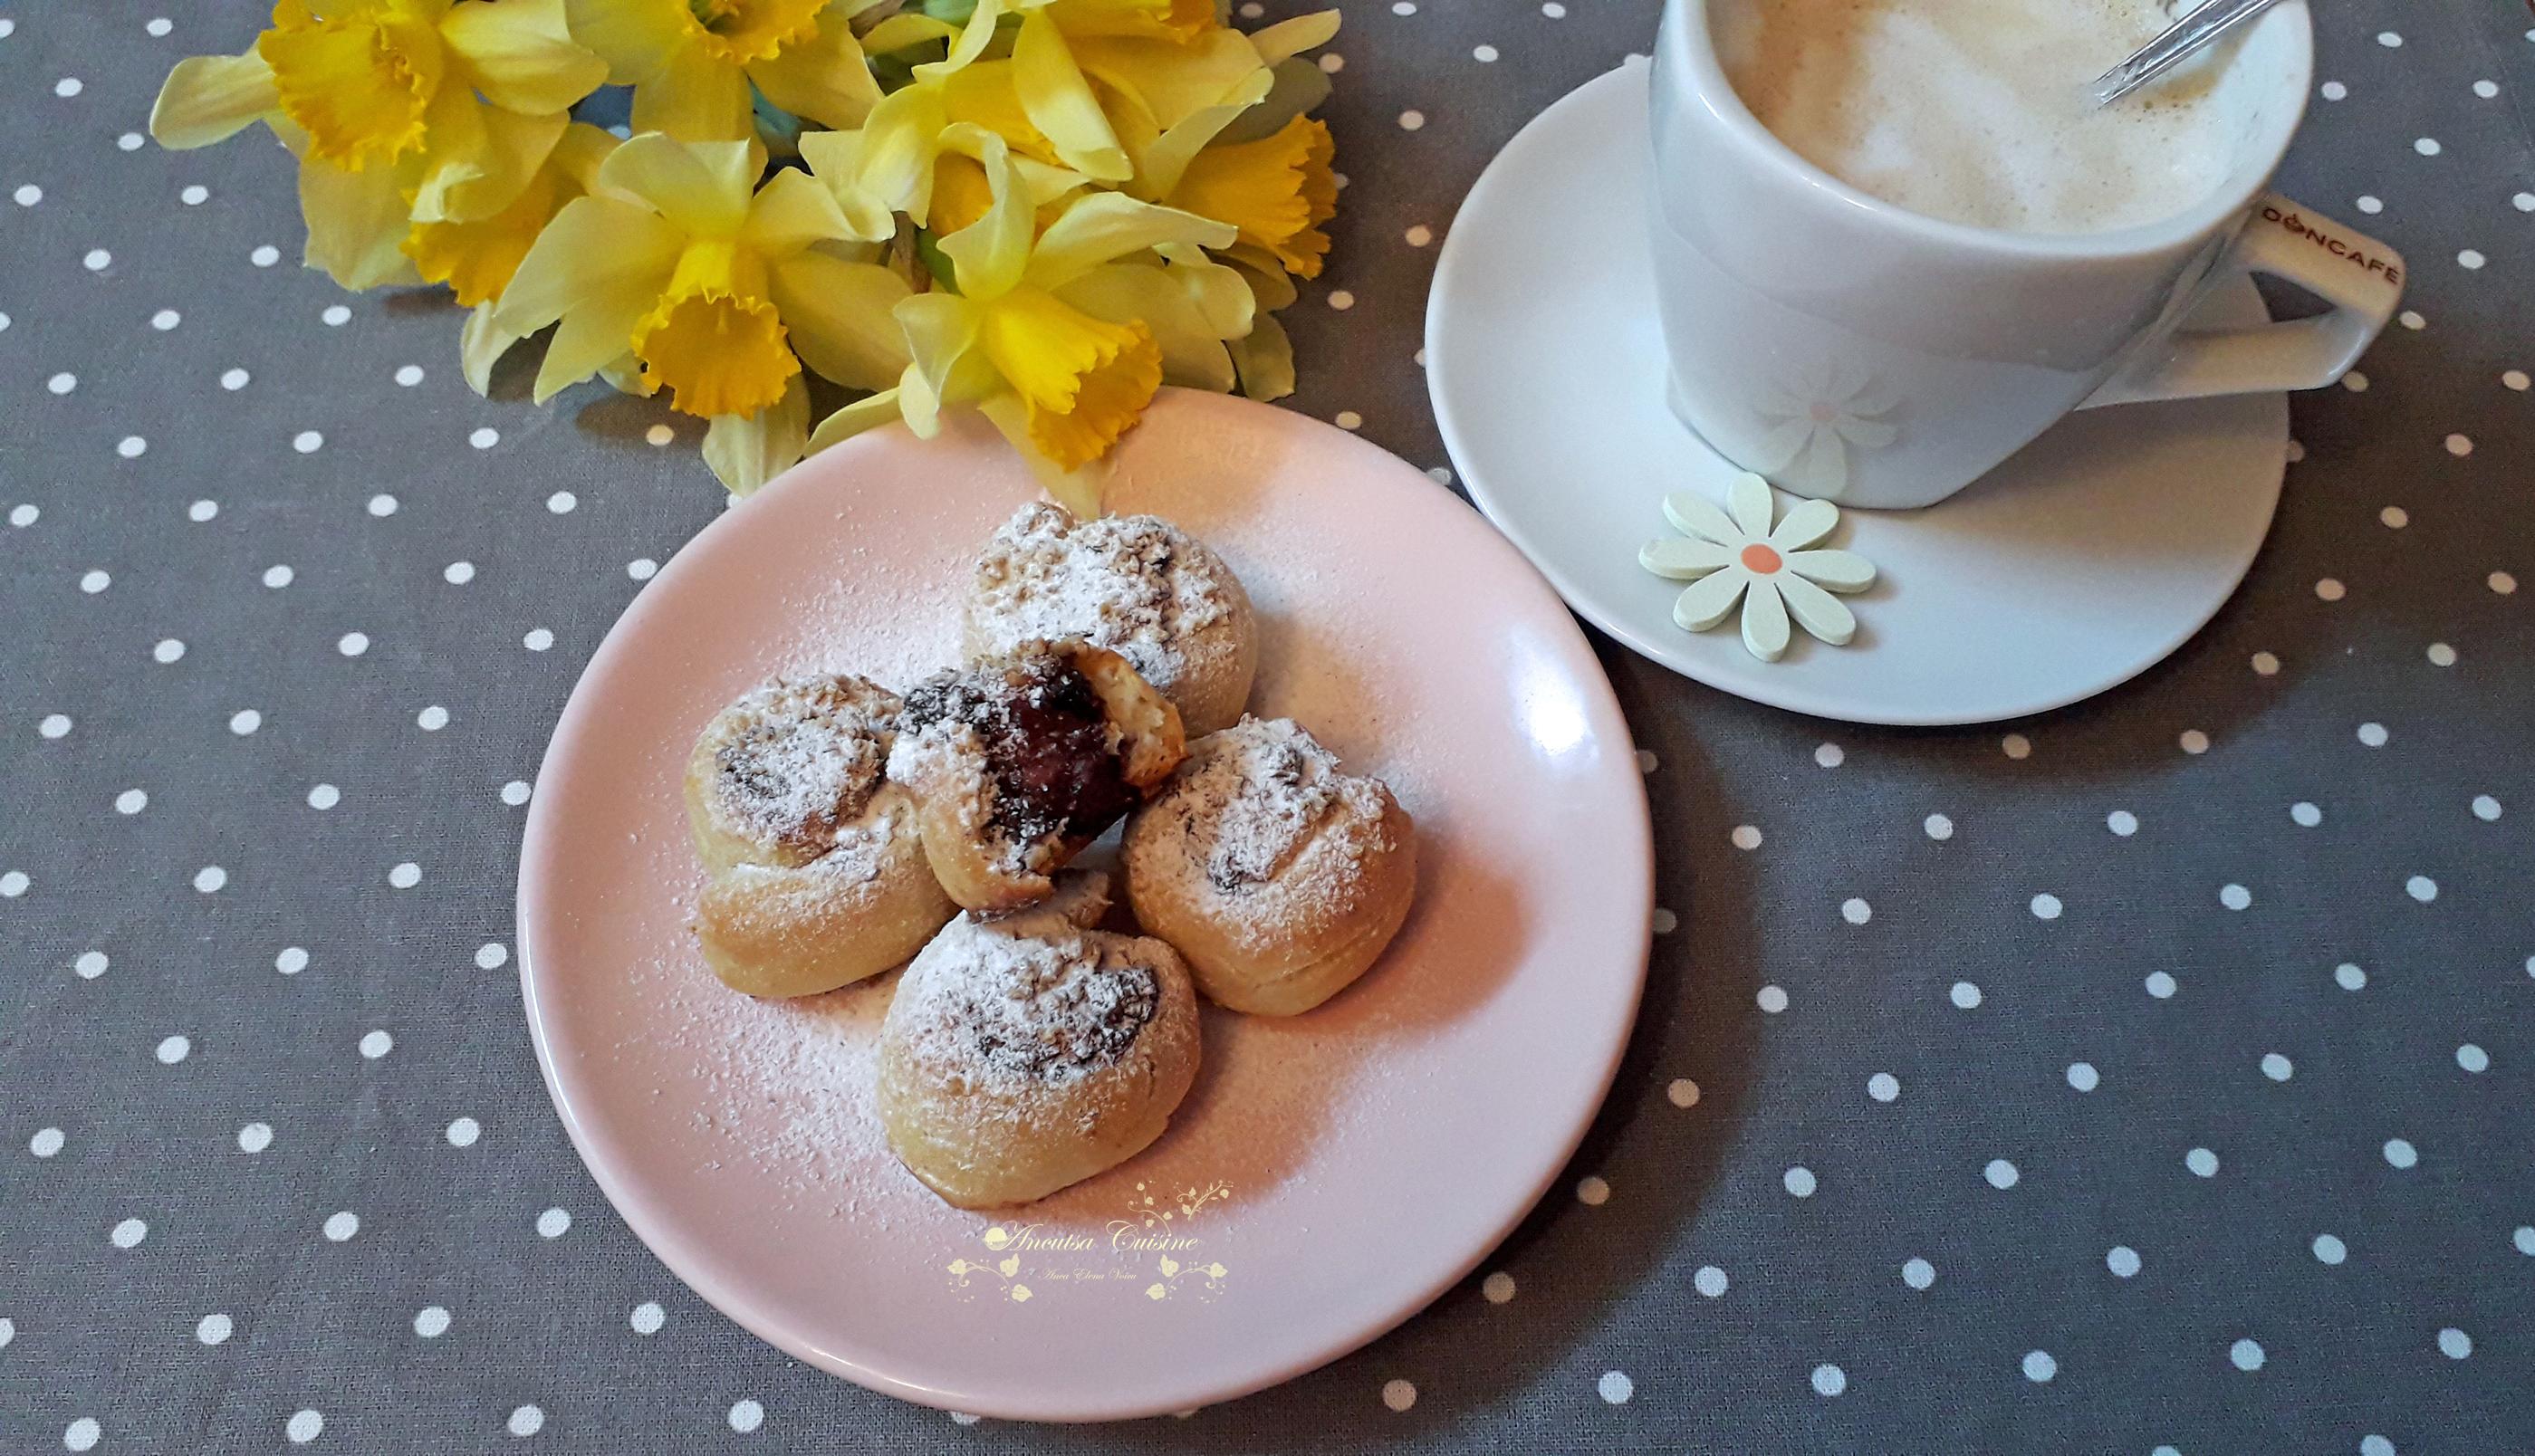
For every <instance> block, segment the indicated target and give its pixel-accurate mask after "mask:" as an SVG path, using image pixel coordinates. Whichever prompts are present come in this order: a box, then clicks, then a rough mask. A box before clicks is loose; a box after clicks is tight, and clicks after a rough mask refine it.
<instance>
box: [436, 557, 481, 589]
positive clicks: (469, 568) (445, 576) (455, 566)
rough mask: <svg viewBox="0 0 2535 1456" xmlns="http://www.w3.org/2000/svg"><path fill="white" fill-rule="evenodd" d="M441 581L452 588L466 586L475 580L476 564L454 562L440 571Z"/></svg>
mask: <svg viewBox="0 0 2535 1456" xmlns="http://www.w3.org/2000/svg"><path fill="white" fill-rule="evenodd" d="M440 579H442V580H444V581H446V582H448V583H449V584H450V585H452V586H464V585H465V584H466V583H467V582H469V581H472V580H474V579H475V564H474V563H473V562H471V561H453V562H451V563H450V564H449V565H447V566H445V567H443V568H441V569H440Z"/></svg>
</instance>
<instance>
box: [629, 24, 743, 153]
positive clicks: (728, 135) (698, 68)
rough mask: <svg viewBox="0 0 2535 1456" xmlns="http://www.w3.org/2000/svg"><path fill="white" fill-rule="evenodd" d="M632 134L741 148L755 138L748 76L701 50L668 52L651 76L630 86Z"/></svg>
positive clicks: (683, 49) (693, 46)
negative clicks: (656, 134)
mask: <svg viewBox="0 0 2535 1456" xmlns="http://www.w3.org/2000/svg"><path fill="white" fill-rule="evenodd" d="M634 130H635V131H636V132H637V133H643V132H661V133H665V134H666V135H667V136H670V137H675V138H677V139H678V140H679V141H681V142H744V141H746V140H747V139H748V138H750V137H753V136H755V135H757V121H756V115H755V112H754V111H753V110H752V108H751V107H750V105H749V99H748V73H747V72H745V71H743V70H741V69H740V68H739V67H737V66H734V65H730V64H728V63H727V62H724V61H718V60H715V59H714V58H713V57H711V55H708V54H707V53H706V52H705V48H704V47H703V46H701V45H689V46H684V47H681V48H679V49H677V50H673V51H671V52H670V53H669V57H668V60H667V61H666V62H665V63H663V64H662V65H661V67H660V69H659V71H658V72H657V73H656V74H654V75H652V76H649V77H647V78H646V79H644V80H641V81H638V82H636V83H634ZM638 140H639V138H638Z"/></svg>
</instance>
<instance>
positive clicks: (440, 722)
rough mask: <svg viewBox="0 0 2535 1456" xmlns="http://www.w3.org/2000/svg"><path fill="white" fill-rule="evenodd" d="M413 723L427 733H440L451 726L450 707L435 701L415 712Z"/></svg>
mask: <svg viewBox="0 0 2535 1456" xmlns="http://www.w3.org/2000/svg"><path fill="white" fill-rule="evenodd" d="M413 723H414V726H415V727H417V728H420V729H421V730H422V731H423V732H425V733H438V732H439V731H440V730H441V729H443V728H446V727H448V726H449V709H447V708H445V707H442V706H441V705H440V704H439V703H436V702H435V703H433V704H432V705H431V706H429V707H426V708H424V709H423V710H422V711H421V712H418V713H416V714H414V715H413Z"/></svg>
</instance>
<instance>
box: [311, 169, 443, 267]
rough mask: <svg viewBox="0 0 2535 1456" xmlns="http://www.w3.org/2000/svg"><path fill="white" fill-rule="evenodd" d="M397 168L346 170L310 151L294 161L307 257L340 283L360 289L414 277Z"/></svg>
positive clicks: (402, 194) (402, 193)
mask: <svg viewBox="0 0 2535 1456" xmlns="http://www.w3.org/2000/svg"><path fill="white" fill-rule="evenodd" d="M401 170H402V169H401V168H397V167H391V166H381V165H376V164H373V165H370V166H366V167H363V168H362V169H361V170H359V171H357V172H347V171H345V170H343V169H342V168H341V167H339V166H336V165H335V164H334V163H332V162H329V161H324V160H321V159H320V158H318V157H314V156H310V157H306V158H303V159H302V160H301V161H300V163H299V212H300V215H301V216H302V217H303V218H305V219H306V221H307V224H308V250H307V253H306V255H305V256H306V259H307V263H308V266H309V267H310V268H317V269H323V270H325V272H326V275H327V276H328V277H331V278H333V279H334V280H335V282H336V284H337V285H338V286H340V287H344V288H349V289H352V290H354V291H356V292H357V291H359V290H360V289H363V288H376V287H378V286H379V285H381V284H383V283H395V282H402V281H405V280H408V279H414V278H415V274H414V272H413V263H412V261H411V260H410V259H408V258H406V257H405V256H404V236H405V230H406V228H407V226H408V225H409V223H408V219H407V215H406V209H405V201H404V187H403V185H402V181H401V179H400V177H399V172H400V171H401Z"/></svg>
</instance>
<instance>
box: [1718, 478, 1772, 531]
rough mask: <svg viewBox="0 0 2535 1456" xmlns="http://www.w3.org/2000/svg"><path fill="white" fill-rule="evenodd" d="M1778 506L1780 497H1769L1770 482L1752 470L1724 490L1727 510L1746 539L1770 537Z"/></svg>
mask: <svg viewBox="0 0 2535 1456" xmlns="http://www.w3.org/2000/svg"><path fill="white" fill-rule="evenodd" d="M1777 506H1778V502H1777V497H1775V496H1773V495H1771V494H1769V482H1767V481H1765V480H1762V478H1761V477H1760V476H1758V475H1755V474H1753V473H1752V472H1751V471H1749V470H1746V471H1744V472H1742V473H1741V474H1739V475H1737V476H1735V477H1734V483H1733V484H1732V485H1729V486H1727V487H1726V488H1725V510H1726V512H1727V514H1728V515H1731V516H1733V517H1734V524H1735V525H1737V526H1739V527H1740V528H1741V529H1742V531H1743V536H1744V539H1746V540H1751V541H1765V540H1767V539H1768V538H1769V517H1770V516H1771V515H1773V514H1774V513H1775V512H1776V510H1777Z"/></svg>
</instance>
